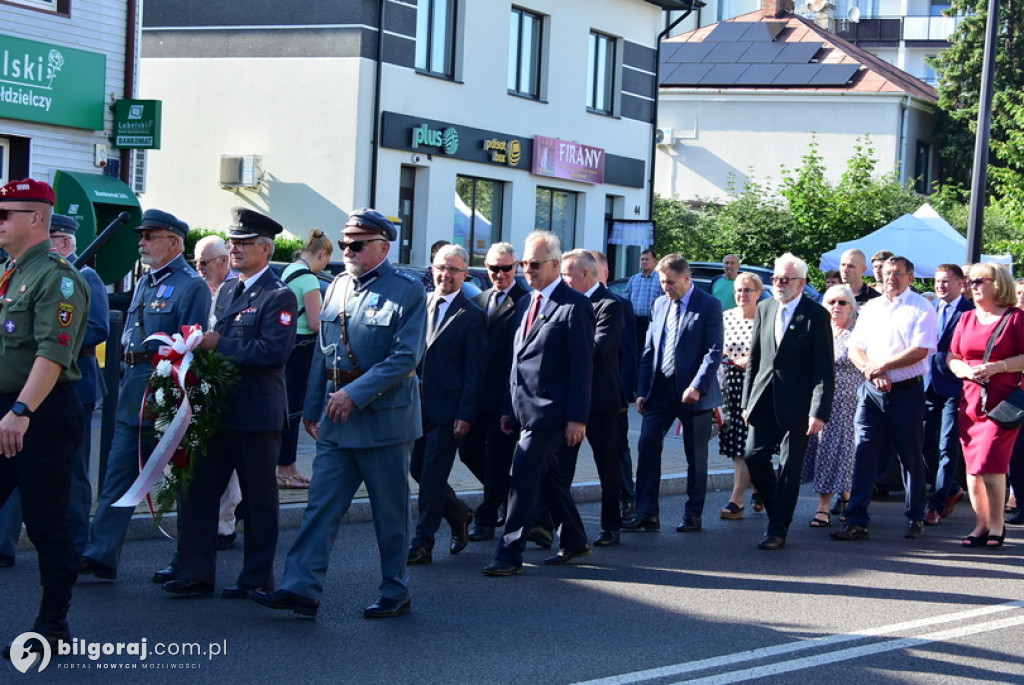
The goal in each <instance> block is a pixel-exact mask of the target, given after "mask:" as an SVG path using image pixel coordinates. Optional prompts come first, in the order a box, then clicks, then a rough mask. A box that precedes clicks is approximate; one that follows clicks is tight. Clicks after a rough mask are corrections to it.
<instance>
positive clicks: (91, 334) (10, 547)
mask: <svg viewBox="0 0 1024 685" xmlns="http://www.w3.org/2000/svg"><path fill="white" fill-rule="evenodd" d="M77 232H78V222H77V221H75V220H74V219H72V218H71V217H69V216H64V215H63V214H54V215H53V216H52V217H51V219H50V242H51V243H52V244H53V249H54V250H56V251H57V254H59V255H60V256H62V257H64V258H65V259H67V260H68V261H70V262H71V263H72V264H73V263H75V261H76V258H75V248H76V245H77V243H76V234H77ZM79 272H80V273H81V274H82V278H84V279H85V282H86V283H87V284H88V286H89V320H88V322H87V323H86V326H85V339H84V340H83V341H82V349H81V351H80V352H79V353H78V359H77V362H78V370H79V372H80V373H81V374H82V378H81V379H80V380H79V381H78V382H77V383H75V389H76V390H77V392H78V399H79V401H80V402H81V403H82V408H83V409H84V410H85V424H84V426H85V429H84V430H83V431H82V441H81V442H80V443H79V444H78V449H77V450H75V455H74V457H73V458H72V460H71V491H70V493H71V494H70V499H69V502H68V516H69V517H70V523H71V537H72V539H73V540H74V541H75V550H76V551H77V552H78V553H79V554H81V553H82V550H84V549H85V543H86V542H87V541H88V539H89V512H90V510H91V509H92V485H91V484H90V483H89V458H90V456H91V453H92V411H93V409H94V408H95V407H96V403H97V402H99V400H100V398H102V397H103V394H104V385H103V376H102V375H101V374H100V365H99V364H98V363H97V362H96V346H97V345H99V344H100V343H102V342H106V340H107V335H108V334H109V333H110V308H109V306H108V304H107V289H106V288H105V287H104V285H103V280H102V279H101V278H100V276H99V274H97V273H96V271H95V270H94V269H91V268H89V267H88V266H83V267H81V269H80V270H79ZM20 501H21V500H20V498H19V496H18V493H17V492H15V493H13V494H12V495H11V497H10V499H8V500H7V504H5V505H4V506H3V507H2V508H0V567H4V566H13V565H14V554H15V550H16V549H17V545H18V537H19V535H20V533H21V504H20Z"/></svg>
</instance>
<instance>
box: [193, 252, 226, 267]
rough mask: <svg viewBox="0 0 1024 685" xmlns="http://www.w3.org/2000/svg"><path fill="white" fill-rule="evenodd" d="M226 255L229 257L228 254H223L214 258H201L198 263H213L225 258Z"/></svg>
mask: <svg viewBox="0 0 1024 685" xmlns="http://www.w3.org/2000/svg"><path fill="white" fill-rule="evenodd" d="M225 257H227V255H226V254H222V255H220V256H219V257H214V258H213V259H200V260H199V262H197V263H198V264H199V266H206V265H207V264H213V263H214V262H216V261H220V260H221V259H224V258H225Z"/></svg>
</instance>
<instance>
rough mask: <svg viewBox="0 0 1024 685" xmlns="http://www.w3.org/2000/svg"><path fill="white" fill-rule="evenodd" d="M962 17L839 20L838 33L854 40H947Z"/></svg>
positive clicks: (856, 41) (890, 41)
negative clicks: (855, 21)
mask: <svg viewBox="0 0 1024 685" xmlns="http://www.w3.org/2000/svg"><path fill="white" fill-rule="evenodd" d="M960 21H962V18H961V17H874V18H866V19H864V18H862V19H861V20H860V21H859V22H857V23H854V22H852V21H849V20H845V19H837V20H836V34H837V35H839V36H841V37H842V38H845V39H846V40H848V41H850V42H851V43H854V44H857V43H866V42H871V43H876V44H877V43H892V44H893V45H895V44H897V43H899V42H900V41H901V40H905V41H924V40H928V41H935V40H947V39H948V38H949V37H950V36H951V35H952V34H953V32H954V31H955V30H956V26H957V24H959V23H960Z"/></svg>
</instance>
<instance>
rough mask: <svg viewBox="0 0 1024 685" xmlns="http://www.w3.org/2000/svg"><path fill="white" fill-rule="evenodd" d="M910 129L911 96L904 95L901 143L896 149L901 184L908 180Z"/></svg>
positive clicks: (901, 112) (901, 116)
mask: <svg viewBox="0 0 1024 685" xmlns="http://www.w3.org/2000/svg"><path fill="white" fill-rule="evenodd" d="M909 130H910V96H909V95H904V96H903V101H902V102H901V103H900V144H899V147H898V148H897V150H896V167H897V168H898V169H899V170H900V185H903V184H905V183H906V182H907V165H908V163H909V159H908V158H907V146H908V145H909V135H908V134H907V132H908V131H909Z"/></svg>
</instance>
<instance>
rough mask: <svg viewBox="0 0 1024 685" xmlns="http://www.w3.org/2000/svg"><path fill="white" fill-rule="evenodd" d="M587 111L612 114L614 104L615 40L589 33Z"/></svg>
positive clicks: (600, 34) (599, 34)
mask: <svg viewBox="0 0 1024 685" xmlns="http://www.w3.org/2000/svg"><path fill="white" fill-rule="evenodd" d="M587 90H588V92H587V109H589V110H590V111H591V112H597V113H598V114H612V106H613V104H614V102H615V39H614V38H612V37H611V36H606V35H604V34H602V33H595V32H593V31H591V33H590V53H589V59H588V61H587Z"/></svg>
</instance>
